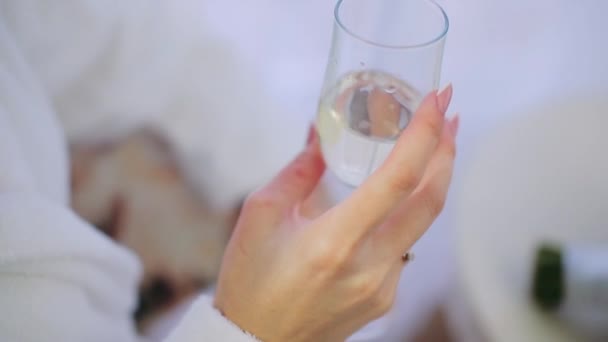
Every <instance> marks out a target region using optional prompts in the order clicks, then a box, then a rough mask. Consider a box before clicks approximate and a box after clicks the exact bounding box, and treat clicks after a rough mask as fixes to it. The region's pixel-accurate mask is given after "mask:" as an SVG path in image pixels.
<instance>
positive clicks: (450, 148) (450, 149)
mask: <svg viewBox="0 0 608 342" xmlns="http://www.w3.org/2000/svg"><path fill="white" fill-rule="evenodd" d="M444 151H445V154H446V155H447V156H448V157H449V158H450V159H454V158H455V157H456V144H454V142H450V143H447V144H445V147H444Z"/></svg>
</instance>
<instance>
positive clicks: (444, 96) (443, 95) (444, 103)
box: [437, 83, 452, 114]
mask: <svg viewBox="0 0 608 342" xmlns="http://www.w3.org/2000/svg"><path fill="white" fill-rule="evenodd" d="M450 101H452V83H450V84H448V86H447V87H446V88H445V89H443V90H442V91H441V92H440V93H438V94H437V108H438V109H439V111H441V112H442V113H444V114H445V112H446V111H447V110H448V106H449V105H450Z"/></svg>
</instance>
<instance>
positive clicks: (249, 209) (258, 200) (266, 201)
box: [243, 191, 278, 214]
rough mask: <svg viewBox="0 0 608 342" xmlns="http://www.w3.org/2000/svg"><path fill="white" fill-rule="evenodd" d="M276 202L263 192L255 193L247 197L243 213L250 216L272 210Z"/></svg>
mask: <svg viewBox="0 0 608 342" xmlns="http://www.w3.org/2000/svg"><path fill="white" fill-rule="evenodd" d="M277 204H278V203H277V200H276V199H275V198H274V197H273V196H270V195H268V194H266V193H264V192H263V191H256V192H254V193H252V194H251V195H249V197H248V198H247V199H246V200H245V203H244V204H243V213H244V214H252V213H256V212H259V211H269V210H274V209H275V208H276V207H277Z"/></svg>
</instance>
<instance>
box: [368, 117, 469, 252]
mask: <svg viewBox="0 0 608 342" xmlns="http://www.w3.org/2000/svg"><path fill="white" fill-rule="evenodd" d="M458 125H459V118H458V116H455V117H454V118H453V119H452V120H450V121H448V122H447V123H446V127H445V129H444V131H443V133H442V137H441V142H440V144H439V147H438V148H437V151H436V152H435V154H434V155H433V158H432V160H431V162H430V163H429V166H428V168H427V171H426V173H425V175H424V177H423V179H422V182H421V183H420V185H419V186H418V188H417V189H416V190H415V191H414V192H413V193H412V195H411V196H410V197H408V198H407V199H406V200H404V201H403V203H401V204H400V205H399V206H398V207H397V208H396V209H395V211H394V212H393V213H392V214H391V215H390V216H389V217H388V218H387V220H386V221H385V223H384V224H383V226H382V227H381V229H379V230H378V233H377V239H379V241H378V245H380V246H382V250H385V251H387V253H390V254H392V255H395V260H399V256H400V255H402V254H403V253H404V252H405V251H407V250H409V249H410V248H411V247H412V245H413V244H414V243H415V242H416V241H417V240H418V239H419V238H420V237H421V236H422V234H424V232H425V231H426V230H427V229H428V228H429V227H430V226H431V224H432V223H433V221H434V220H435V219H436V218H437V216H439V214H440V213H441V211H442V209H443V205H444V203H445V200H446V196H447V192H448V188H449V185H450V181H451V178H452V171H453V165H454V156H455V149H456V147H455V137H456V134H457V132H458ZM400 261H401V260H399V262H400Z"/></svg>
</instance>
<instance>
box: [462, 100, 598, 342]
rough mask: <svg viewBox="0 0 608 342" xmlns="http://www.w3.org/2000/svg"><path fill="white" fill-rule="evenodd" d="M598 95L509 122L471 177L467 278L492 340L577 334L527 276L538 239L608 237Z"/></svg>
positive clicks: (465, 223) (465, 208)
mask: <svg viewBox="0 0 608 342" xmlns="http://www.w3.org/2000/svg"><path fill="white" fill-rule="evenodd" d="M604 94H605V93H604ZM601 95H602V94H599V93H598V94H596V96H593V95H591V94H587V96H583V97H580V96H578V97H577V96H573V97H571V98H564V99H561V100H560V101H556V102H555V103H552V104H551V105H546V106H543V107H540V108H537V109H536V110H531V111H529V112H526V113H524V114H527V115H524V116H520V117H519V118H518V119H517V120H515V121H514V122H508V123H506V124H505V126H504V127H502V128H501V129H500V130H498V131H497V132H494V133H493V134H492V136H491V137H488V139H487V140H486V142H485V144H484V146H483V147H481V148H480V149H479V151H478V153H476V156H475V158H474V159H473V163H471V165H470V167H469V168H468V172H467V175H466V177H464V181H463V183H462V187H463V188H464V189H466V191H463V192H462V195H461V196H460V197H459V200H460V201H459V203H458V205H459V208H460V210H459V216H458V220H457V222H458V227H459V233H460V236H459V239H458V240H459V243H458V251H459V255H460V256H461V265H462V268H461V269H462V278H463V279H462V282H463V285H464V292H465V296H466V297H467V298H469V299H470V304H471V306H472V309H473V311H474V312H475V313H476V314H477V319H478V320H479V323H480V324H481V326H482V327H483V331H484V332H485V334H486V336H487V337H488V338H490V340H492V341H547V342H549V341H555V342H557V341H576V340H580V338H578V339H577V338H576V335H574V333H573V332H571V331H570V330H568V329H567V328H566V326H565V325H564V324H563V323H562V322H560V321H558V320H556V319H553V318H550V317H548V316H547V315H545V314H543V313H542V312H540V310H538V309H537V308H536V307H535V306H534V305H532V302H531V300H530V293H531V292H530V291H531V290H530V289H531V285H530V278H531V275H532V266H533V263H534V257H535V254H534V253H535V251H536V248H537V247H538V244H539V243H541V242H546V241H549V242H552V241H555V242H566V243H567V242H574V243H576V242H587V243H600V244H601V243H608V231H607V230H606V227H607V226H608V216H606V203H608V179H607V177H608V153H606V147H607V144H606V127H608V99H607V98H602V96H601ZM567 272H568V271H567Z"/></svg>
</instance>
